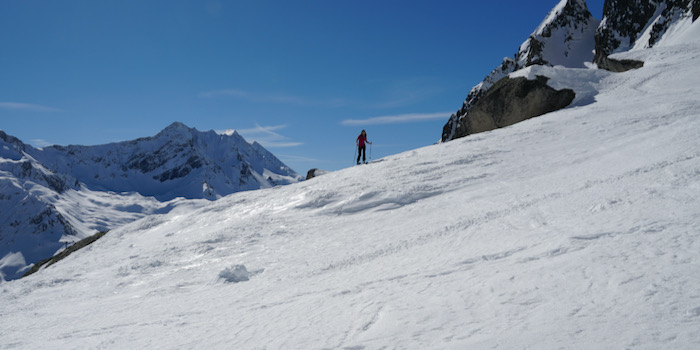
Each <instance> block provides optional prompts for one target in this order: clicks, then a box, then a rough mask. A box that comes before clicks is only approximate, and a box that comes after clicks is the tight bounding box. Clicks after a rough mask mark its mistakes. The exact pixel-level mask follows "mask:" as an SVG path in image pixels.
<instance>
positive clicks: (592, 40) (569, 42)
mask: <svg viewBox="0 0 700 350" xmlns="http://www.w3.org/2000/svg"><path fill="white" fill-rule="evenodd" d="M690 16H692V18H693V19H694V20H695V19H697V18H698V17H699V16H700V0H606V1H605V4H604V9H603V19H602V21H598V20H596V19H595V18H593V16H592V15H591V13H590V12H589V11H588V7H587V5H586V2H585V1H584V0H562V1H560V2H559V4H557V6H556V7H555V8H554V9H553V10H552V11H550V13H549V14H548V15H547V17H546V18H545V20H544V21H543V22H542V23H541V24H540V25H539V26H538V27H537V29H536V30H535V31H534V32H533V33H532V35H530V37H529V38H528V39H527V40H526V41H525V42H524V43H523V44H522V45H521V46H520V49H519V51H518V53H517V54H516V55H515V56H514V58H505V59H504V60H503V62H502V63H501V65H500V66H498V67H497V68H496V69H494V70H493V71H492V72H491V73H490V74H489V75H488V76H486V78H484V80H483V81H482V82H481V83H479V84H478V85H476V86H475V87H474V88H472V89H471V90H470V91H469V94H468V95H467V98H466V100H465V101H464V103H463V104H462V107H461V108H460V109H459V110H458V111H457V112H456V113H454V114H452V116H451V117H450V119H449V120H448V121H447V123H446V124H445V126H444V127H443V130H442V137H441V140H442V142H445V141H450V140H453V139H456V138H460V137H464V136H466V135H469V134H471V133H475V132H480V131H485V130H491V128H493V127H502V126H507V125H511V124H512V123H510V121H514V120H524V119H527V118H530V117H531V116H530V115H531V114H533V115H534V114H538V113H540V112H543V113H548V112H551V111H553V110H551V108H552V107H553V106H558V107H557V108H558V109H560V108H564V107H566V105H562V104H561V103H562V101H566V100H567V99H568V94H569V92H564V91H562V93H561V94H560V95H559V96H562V97H561V99H560V98H559V97H551V99H552V100H551V101H549V98H543V97H542V96H541V92H536V91H533V92H532V93H530V94H528V93H523V92H522V91H520V94H521V95H524V96H532V97H534V96H538V97H537V98H536V99H533V100H530V97H527V98H514V99H512V100H502V101H501V103H502V104H503V106H501V107H498V108H495V107H494V106H492V102H481V100H482V99H484V98H485V96H487V95H492V94H494V96H496V95H498V94H501V93H502V91H501V92H498V93H495V92H492V91H491V89H493V88H494V87H495V84H497V83H498V82H500V81H502V80H503V79H504V78H506V77H508V76H509V75H510V74H511V73H513V72H515V71H518V70H520V69H523V68H526V67H529V66H533V65H542V66H563V67H566V68H583V67H585V66H586V65H587V64H589V63H595V64H597V66H598V67H599V68H602V69H606V70H609V71H613V72H623V71H626V70H629V69H636V68H640V67H642V66H643V65H644V62H641V61H635V60H629V59H615V58H611V57H610V55H612V54H615V53H620V52H626V51H629V50H632V49H643V48H648V47H652V46H654V45H655V44H656V43H658V42H659V41H660V40H661V39H662V38H663V36H664V35H665V33H666V32H667V31H668V30H669V28H671V27H672V26H673V25H674V24H675V23H677V22H678V21H679V20H681V19H684V18H688V17H690ZM517 84H518V83H514V82H507V83H504V86H512V87H513V88H514V89H517V90H519V89H521V88H522V87H516V85H517ZM525 85H531V86H532V87H533V88H535V89H538V90H539V91H542V92H544V91H546V89H543V88H542V87H541V86H539V84H537V83H532V84H525ZM502 88H503V87H499V89H502ZM564 90H566V89H564ZM547 93H551V92H547ZM565 95H566V96H567V97H566V98H564V97H563V96H565ZM550 102H556V103H551V104H550ZM538 103H543V105H542V106H536V105H537V104H538ZM523 105H524V106H523ZM485 110H488V112H484V111H485ZM555 110H556V109H555ZM515 111H518V112H515ZM522 111H528V112H529V113H521V112H522ZM535 111H538V112H536V113H535ZM494 113H496V114H498V113H506V114H504V115H496V114H494ZM508 113H510V114H508ZM543 113H542V114H543ZM516 114H517V116H516ZM487 115H488V117H487ZM538 115H539V114H538ZM499 120H500V121H501V122H500V123H499V122H497V121H499ZM516 122H517V121H516Z"/></svg>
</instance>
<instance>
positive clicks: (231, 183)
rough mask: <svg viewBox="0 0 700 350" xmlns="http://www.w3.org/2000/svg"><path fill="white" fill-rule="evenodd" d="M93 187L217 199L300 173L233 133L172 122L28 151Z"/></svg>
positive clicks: (288, 179) (161, 196)
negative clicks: (107, 140)
mask: <svg viewBox="0 0 700 350" xmlns="http://www.w3.org/2000/svg"><path fill="white" fill-rule="evenodd" d="M29 153H30V155H31V156H33V157H34V158H36V159H37V160H38V161H40V162H42V163H43V164H45V165H46V166H47V167H49V168H50V169H54V170H55V171H56V172H58V173H62V174H68V175H70V176H72V177H75V178H76V179H77V180H78V181H80V182H81V183H84V184H85V185H86V186H87V187H89V188H91V189H95V190H108V191H115V192H122V191H136V192H138V193H140V194H141V195H144V196H153V197H155V198H157V199H159V200H161V201H167V200H171V199H173V198H176V197H185V198H206V199H217V198H220V197H222V196H225V195H228V194H231V193H234V192H238V191H244V190H254V189H259V188H269V187H273V186H275V185H284V184H289V183H293V182H296V181H299V179H300V176H299V175H298V174H296V173H295V172H294V171H293V170H291V169H290V168H288V167H287V166H285V165H284V164H283V163H282V162H281V161H280V160H279V159H277V158H276V157H275V156H274V155H272V154H271V153H270V152H268V151H267V150H265V149H264V148H263V147H262V146H260V145H259V144H253V145H251V144H249V143H248V142H246V141H245V140H244V139H243V137H241V136H240V135H239V134H238V133H236V132H235V131H234V132H232V133H230V134H226V135H221V134H217V133H216V132H214V131H208V132H200V131H198V130H196V129H191V128H189V127H187V126H185V125H184V124H182V123H173V124H172V125H170V126H168V127H167V128H165V129H164V130H163V131H161V132H160V133H158V134H157V135H156V136H154V137H148V138H142V139H138V140H134V141H128V142H120V143H115V144H107V145H100V146H67V147H62V146H52V147H47V148H44V149H42V150H34V151H30V152H29Z"/></svg>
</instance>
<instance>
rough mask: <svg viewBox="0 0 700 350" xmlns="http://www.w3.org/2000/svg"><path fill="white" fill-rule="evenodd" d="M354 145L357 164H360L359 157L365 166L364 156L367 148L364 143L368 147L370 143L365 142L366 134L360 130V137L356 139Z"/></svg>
mask: <svg viewBox="0 0 700 350" xmlns="http://www.w3.org/2000/svg"><path fill="white" fill-rule="evenodd" d="M355 143H356V144H357V164H360V156H362V162H363V163H365V164H366V163H367V159H366V158H365V155H366V154H367V146H366V145H365V143H369V144H370V145H371V144H372V143H371V142H369V141H367V133H366V132H365V131H364V130H362V132H361V133H360V136H358V137H357V140H355Z"/></svg>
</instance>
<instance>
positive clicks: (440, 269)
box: [0, 22, 700, 349]
mask: <svg viewBox="0 0 700 350" xmlns="http://www.w3.org/2000/svg"><path fill="white" fill-rule="evenodd" d="M698 23H700V22H698ZM698 23H696V24H695V25H693V27H690V28H686V29H685V30H687V31H689V32H690V33H691V34H692V35H689V36H688V37H690V38H700V35H698V34H700V32H698V28H699V27H698ZM626 57H629V58H635V59H642V60H644V61H645V62H646V64H645V66H644V68H642V69H640V70H636V71H630V72H627V73H620V74H608V75H606V76H605V77H602V78H600V79H598V80H596V79H590V81H591V84H595V86H594V87H595V89H596V90H598V91H600V93H599V94H598V95H596V96H594V98H591V100H590V102H591V104H588V105H582V106H577V107H573V108H569V109H566V110H563V111H560V112H556V113H551V114H548V115H546V116H543V117H540V118H536V119H532V120H529V121H527V122H524V123H521V124H517V125H515V126H512V127H509V128H506V129H501V130H497V131H493V132H488V133H482V134H478V135H473V136H469V137H467V138H463V139H459V140H456V141H453V142H448V143H444V144H439V145H436V146H430V147H426V148H422V149H418V150H415V151H411V152H406V153H403V154H399V155H396V156H391V157H387V158H384V159H381V160H379V161H377V162H375V163H372V164H369V165H363V166H357V167H353V168H350V169H346V170H343V171H337V172H332V173H328V174H326V175H323V176H320V177H317V178H314V179H312V180H309V181H306V182H303V183H299V184H294V185H289V186H284V187H277V188H273V189H266V190H259V191H252V192H243V193H237V194H233V195H230V196H227V197H225V198H223V199H220V200H218V201H215V202H213V203H212V204H210V205H207V206H205V207H202V208H199V209H190V210H180V211H178V212H177V213H170V214H167V215H152V216H148V217H145V218H143V219H141V220H139V221H136V222H134V223H131V224H129V225H127V226H125V227H123V228H121V229H117V230H114V231H112V232H110V233H109V234H107V235H106V236H105V237H104V238H102V239H101V240H99V241H97V242H96V243H95V244H93V245H92V246H90V247H88V248H86V249H84V250H83V251H80V252H78V253H76V254H74V255H71V256H70V257H68V258H67V259H66V260H64V261H61V262H60V263H58V264H56V265H54V266H51V267H49V268H47V269H45V270H43V271H41V272H40V273H38V274H35V275H33V276H30V277H28V278H25V279H21V280H16V281H11V282H7V283H3V284H0V320H1V322H0V348H3V349H14V348H21V349H39V348H45V349H55V348H61V349H73V348H115V349H116V348H120V349H138V348H141V349H154V348H167V349H178V348H183V349H194V348H197V349H210V348H217V349H324V348H328V349H380V348H386V349H483V348H502V349H524V348H532V349H560V348H565V349H570V348H586V349H622V348H635V349H662V348H665V349H697V348H700V260H699V259H700V98H699V96H700V44H698V40H697V39H694V40H693V43H692V44H688V43H685V44H674V43H673V42H666V43H665V45H664V46H662V47H658V48H654V49H650V50H644V51H638V52H635V53H632V54H628V55H627V56H626ZM591 74H596V73H595V72H594V71H593V70H592V73H591Z"/></svg>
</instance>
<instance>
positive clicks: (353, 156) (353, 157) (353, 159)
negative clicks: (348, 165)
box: [352, 146, 357, 165]
mask: <svg viewBox="0 0 700 350" xmlns="http://www.w3.org/2000/svg"><path fill="white" fill-rule="evenodd" d="M355 155H357V146H355V152H352V165H355Z"/></svg>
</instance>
